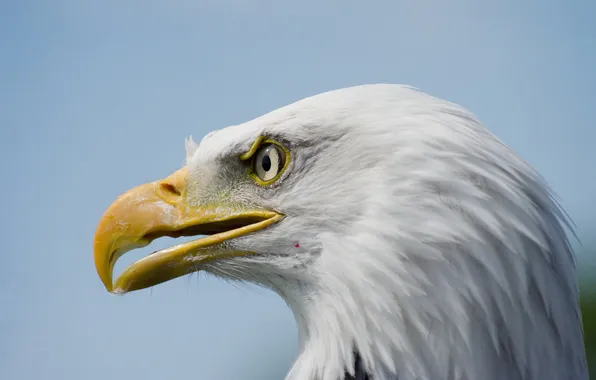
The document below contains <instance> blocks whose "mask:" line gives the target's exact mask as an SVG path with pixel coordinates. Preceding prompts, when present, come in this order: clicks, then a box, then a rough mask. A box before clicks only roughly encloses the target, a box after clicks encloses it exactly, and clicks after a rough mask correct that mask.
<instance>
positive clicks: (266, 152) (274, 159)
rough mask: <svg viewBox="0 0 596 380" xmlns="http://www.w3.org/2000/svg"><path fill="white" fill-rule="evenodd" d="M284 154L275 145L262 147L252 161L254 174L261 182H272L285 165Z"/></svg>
mask: <svg viewBox="0 0 596 380" xmlns="http://www.w3.org/2000/svg"><path fill="white" fill-rule="evenodd" d="M285 161H286V157H285V152H284V151H283V150H282V149H281V148H280V147H279V146H277V145H275V144H264V145H262V146H261V147H260V148H259V150H258V151H257V153H256V154H255V158H254V161H253V170H254V173H255V174H256V175H257V177H259V179H260V180H261V181H263V182H269V181H272V180H274V179H275V178H276V177H277V176H278V175H279V174H280V173H281V171H282V170H283V168H284V166H285V164H286V162H285Z"/></svg>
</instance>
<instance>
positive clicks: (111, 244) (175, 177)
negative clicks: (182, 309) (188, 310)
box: [94, 168, 283, 293]
mask: <svg viewBox="0 0 596 380" xmlns="http://www.w3.org/2000/svg"><path fill="white" fill-rule="evenodd" d="M186 177H187V169H186V168H182V169H180V170H179V171H177V172H175V173H174V174H172V175H171V176H169V177H168V178H166V179H164V180H162V181H157V182H152V183H148V184H145V185H141V186H139V187H136V188H134V189H132V190H130V191H128V192H126V193H125V194H123V195H121V196H120V197H118V199H117V200H116V201H115V202H114V203H113V204H112V205H111V206H110V207H109V208H108V210H107V211H106V212H105V214H104V216H103V217H102V219H101V221H100V223H99V226H98V228H97V232H96V234H95V243H94V255H95V266H96V268H97V273H98V274H99V277H100V278H101V280H102V281H103V283H104V285H105V287H106V288H107V290H108V291H110V292H113V293H126V292H129V291H133V290H139V289H144V288H147V287H150V286H154V285H157V284H160V283H162V282H166V281H169V280H171V279H174V278H176V277H180V276H183V275H185V274H189V273H192V272H195V271H198V270H200V269H201V266H202V264H204V263H207V262H210V261H213V260H218V259H221V258H225V257H236V256H244V255H249V254H251V252H238V251H234V250H232V249H230V248H228V247H226V245H225V244H222V243H224V242H226V241H227V240H229V239H233V238H236V237H239V236H243V235H246V234H248V233H252V232H256V231H259V230H261V229H263V228H265V227H267V226H270V225H271V224H274V223H276V222H278V221H280V220H281V219H282V218H283V215H281V214H279V213H277V212H275V211H268V210H259V209H247V208H245V207H241V206H232V205H226V204H205V205H198V206H195V205H190V204H188V198H187V186H186V183H187V182H186V181H187V178H186ZM197 235H208V236H206V237H203V238H200V239H197V240H193V241H190V242H187V243H183V244H179V245H176V246H173V247H171V248H167V249H164V250H161V251H157V252H154V253H152V254H150V255H149V256H146V257H144V258H142V259H141V260H139V261H137V262H135V263H133V264H132V265H131V266H129V267H128V268H126V269H125V271H124V272H123V273H122V274H121V275H120V276H119V277H118V278H117V279H116V281H115V282H113V280H112V277H113V271H114V265H115V264H116V261H117V260H118V259H119V258H120V257H121V256H122V255H124V254H125V253H126V252H128V251H130V250H132V249H135V248H140V247H144V246H146V245H148V244H149V243H151V241H153V240H155V239H157V238H159V237H162V236H170V237H180V236H197Z"/></svg>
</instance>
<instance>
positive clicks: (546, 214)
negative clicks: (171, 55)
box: [94, 85, 587, 380]
mask: <svg viewBox="0 0 596 380" xmlns="http://www.w3.org/2000/svg"><path fill="white" fill-rule="evenodd" d="M186 158H187V163H186V166H184V167H183V168H182V169H180V170H179V171H177V172H175V173H174V174H172V175H171V176H169V177H167V178H165V179H163V180H160V181H156V182H152V183H148V184H145V185H142V186H139V187H137V188H135V189H132V190H130V191H128V192H127V193H125V194H123V195H122V196H120V197H119V198H118V199H117V200H116V201H115V202H114V204H112V205H111V206H110V207H109V208H108V210H107V211H106V213H105V215H104V216H103V218H102V220H101V222H100V224H99V227H98V229H97V233H96V237H95V246H94V249H95V263H96V266H97V270H98V273H99V276H100V278H101V279H102V281H103V282H104V284H105V286H106V288H107V289H108V290H109V291H111V292H114V293H125V292H129V291H133V290H137V289H143V288H147V287H150V286H154V285H157V284H159V283H162V282H165V281H169V280H171V279H174V278H176V277H179V276H183V275H186V274H189V273H192V272H195V271H206V272H210V273H212V274H214V275H217V276H221V277H225V278H227V279H234V280H241V281H248V282H252V283H257V284H259V285H262V286H265V287H267V288H270V289H273V290H274V291H275V292H277V293H278V294H279V295H280V296H281V297H283V298H284V299H285V300H286V302H287V303H288V305H289V306H290V308H291V309H292V311H293V312H294V315H295V317H296V321H297V324H298V327H299V332H300V354H299V356H298V359H297V360H296V362H295V364H294V365H293V367H292V369H291V370H290V373H289V374H288V377H287V379H292V380H294V379H296V380H298V379H300V380H303V379H308V380H338V379H344V378H346V379H347V378H356V379H366V378H368V379H374V380H385V379H386V380H395V379H399V380H414V379H430V380H433V379H467V380H471V379H486V380H502V379H512V380H522V379H524V380H538V379H540V380H554V379H587V367H586V358H585V352H584V346H583V338H582V324H581V318H580V313H579V306H578V290H577V281H576V272H575V263H574V256H573V252H572V249H571V248H570V245H569V242H568V239H567V235H566V229H567V228H568V222H567V218H566V216H565V214H564V213H563V211H562V210H561V208H560V207H559V205H558V204H557V202H556V201H555V200H554V199H553V196H552V193H551V191H550V190H549V188H548V186H547V185H546V184H545V183H544V181H543V179H542V178H541V177H540V176H539V175H538V174H537V173H536V172H535V171H534V170H533V169H532V168H531V167H530V166H529V165H528V164H527V163H526V162H524V161H523V160H522V159H520V158H519V157H518V156H517V155H516V154H515V153H514V152H512V151H511V150H510V149H508V148H507V147H506V146H505V145H504V144H503V143H502V142H501V141H499V140H498V139H497V138H496V137H495V136H493V135H492V134H491V133H490V132H488V131H487V130H486V129H485V128H484V127H483V126H482V125H481V124H480V123H479V122H478V121H477V120H476V118H475V117H474V116H473V115H471V114H470V113H469V112H468V111H466V110H465V109H463V108H461V107H459V106H457V105H455V104H452V103H449V102H446V101H444V100H441V99H437V98H435V97H432V96H429V95H426V94H424V93H422V92H419V91H417V90H415V89H412V88H410V87H404V86H397V85H368V86H358V87H352V88H346V89H341V90H337V91H332V92H327V93H323V94H320V95H317V96H314V97H310V98H306V99H303V100H301V101H298V102H296V103H294V104H291V105H289V106H286V107H283V108H281V109H278V110H275V111H273V112H271V113H269V114H266V115H264V116H262V117H259V118H257V119H254V120H252V121H249V122H246V123H244V124H240V125H235V126H230V127H228V128H225V129H222V130H219V131H216V132H212V133H210V134H208V135H207V136H206V137H205V138H203V140H202V141H201V142H200V143H199V144H197V143H195V142H194V141H193V140H192V139H188V140H187V142H186ZM162 236H170V237H179V236H196V237H197V238H196V239H195V240H191V241H189V242H185V243H181V244H179V245H176V246H173V247H170V248H167V249H164V250H161V251H157V252H154V253H152V254H151V255H149V256H146V257H144V258H142V259H141V260H139V261H137V262H135V263H133V264H132V265H131V266H129V267H128V268H127V269H126V270H125V271H124V272H123V273H122V274H121V275H120V276H119V277H117V278H115V279H114V278H113V269H114V264H115V262H116V260H117V259H118V258H119V257H120V256H122V255H123V254H125V253H126V252H128V251H129V250H131V249H134V248H138V247H142V246H146V245H148V244H149V243H151V241H153V240H155V239H157V238H159V237H162Z"/></svg>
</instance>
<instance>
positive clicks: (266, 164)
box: [261, 152, 271, 172]
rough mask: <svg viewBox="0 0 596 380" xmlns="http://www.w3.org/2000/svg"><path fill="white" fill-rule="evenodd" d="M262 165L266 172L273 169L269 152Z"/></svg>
mask: <svg viewBox="0 0 596 380" xmlns="http://www.w3.org/2000/svg"><path fill="white" fill-rule="evenodd" d="M261 165H262V166H263V170H265V171H266V172H268V171H269V169H271V157H269V152H267V155H266V156H264V157H263V161H262V162H261Z"/></svg>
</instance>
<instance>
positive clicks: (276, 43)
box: [0, 0, 596, 380]
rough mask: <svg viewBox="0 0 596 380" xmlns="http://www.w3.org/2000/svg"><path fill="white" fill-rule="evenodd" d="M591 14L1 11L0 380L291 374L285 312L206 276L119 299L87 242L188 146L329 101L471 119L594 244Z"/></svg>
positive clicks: (14, 4)
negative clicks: (433, 104)
mask: <svg viewBox="0 0 596 380" xmlns="http://www.w3.org/2000/svg"><path fill="white" fill-rule="evenodd" d="M595 18H596V3H595V2H593V1H587V0H586V1H558V2H554V1H548V0H542V1H529V2H528V1H527V2H518V1H513V0H506V1H499V2H496V1H495V2H488V1H485V2H480V1H472V0H469V1H442V2H439V1H418V2H414V1H395V0H394V1H382V2H381V1H371V2H368V3H367V2H365V1H360V2H355V1H333V0H329V1H314V0H308V1H293V2H287V1H259V0H253V1H248V0H247V1H240V0H219V1H217V0H210V1H199V0H196V1H189V0H170V1H165V0H162V1H155V0H146V1H140V0H134V1H132V0H131V1H122V0H119V1H116V0H103V1H83V0H71V1H61V0H56V1H26V0H20V1H19V0H14V1H11V0H3V1H1V2H0V47H1V48H0V57H1V59H0V125H1V131H0V146H1V148H2V149H1V151H0V154H1V155H2V156H1V158H2V159H1V163H0V165H1V168H2V178H4V180H3V181H2V184H3V185H2V187H1V189H0V192H1V194H2V200H3V210H4V213H3V214H4V217H3V218H2V221H1V222H0V223H2V228H1V231H2V240H3V249H2V252H3V253H2V269H3V270H2V275H1V276H0V305H1V306H0V307H1V309H0V310H1V313H0V378H2V379H11V380H13V379H14V380H20V379H60V380H71V379H77V380H78V379H87V380H95V379H97V380H100V379H101V380H105V379H141V378H142V379H144V380H152V379H156V380H157V379H159V380H163V379H201V380H211V379H213V380H228V379H229V380H237V379H248V380H250V379H255V380H257V379H259V380H268V379H281V378H283V375H284V374H285V371H286V370H287V368H288V367H289V365H290V364H291V362H292V360H293V357H294V355H295V354H296V352H297V337H296V329H295V326H294V321H293V317H292V315H291V314H290V312H289V310H287V309H286V307H285V304H284V302H283V301H282V300H281V299H279V298H278V297H277V296H275V295H273V294H271V293H269V292H267V291H264V290H258V289H256V288H254V287H248V286H234V285H231V284H228V283H225V282H223V281H220V280H217V279H215V278H212V277H206V276H204V275H201V276H200V277H198V278H197V276H196V275H195V276H193V277H191V278H182V279H178V280H176V281H173V282H170V283H167V284H165V285H163V286H160V287H157V288H155V289H152V290H146V291H141V292H137V293H132V294H130V295H126V296H123V297H116V296H113V295H110V294H108V293H107V292H106V291H105V290H104V288H103V286H102V284H101V283H100V281H99V279H98V277H97V275H96V273H95V268H94V266H93V260H92V241H93V234H94V230H95V227H96V224H97V222H98V220H99V218H100V217H101V215H102V213H103V211H104V210H105V208H106V207H107V206H108V205H109V204H110V203H111V201H112V200H114V199H115V197H116V196H117V195H118V194H120V193H121V192H123V191H125V190H127V189H128V188H130V187H132V186H134V185H137V184H140V183H143V182H146V181H149V180H154V179H157V178H160V177H162V176H164V175H167V174H168V173H170V172H171V171H173V170H175V169H177V168H178V167H179V166H180V165H182V164H183V163H184V146H183V140H184V138H185V137H186V136H187V135H190V134H192V135H194V136H195V137H196V138H197V139H200V138H201V137H202V136H203V135H204V134H206V133H207V132H208V131H210V130H212V129H219V128H222V127H225V126H227V125H230V124H235V123H239V122H242V121H245V120H248V119H251V118H253V117H256V116H259V115H260V114H262V113H265V112H267V111H269V110H272V109H275V108H277V107H279V106H282V105H285V104H287V103H289V102H292V101H294V100H298V99H300V98H302V97H304V96H308V95H313V94H316V93H319V92H322V91H326V90H330V89H335V88H339V87H345V86H350V85H356V84H363V83H374V82H391V83H405V84H410V85H413V86H416V87H419V88H421V89H422V90H424V91H426V92H429V93H431V94H434V95H437V96H440V97H444V98H447V99H449V100H452V101H454V102H457V103H461V104H463V105H464V106H466V107H468V108H469V109H471V110H472V111H473V112H474V113H476V114H477V115H478V116H479V117H480V119H481V120H483V121H484V122H485V124H486V125H487V126H488V127H489V128H490V129H491V130H492V131H493V132H494V133H496V134H497V135H498V136H499V137H500V138H502V139H503V140H504V141H505V142H506V143H507V144H509V145H510V146H512V147H513V148H514V149H515V150H516V151H518V152H519V153H520V154H521V155H522V156H523V157H525V158H526V159H527V160H528V161H530V162H531V163H532V164H533V165H535V166H536V167H537V168H538V169H539V170H540V171H541V172H542V173H543V175H544V176H545V177H546V178H547V180H549V181H550V183H551V184H552V186H553V187H554V189H555V190H556V191H557V193H558V194H559V195H560V196H561V198H562V202H563V204H564V205H565V207H566V208H567V210H568V211H569V213H570V214H571V216H572V217H573V219H574V220H575V221H576V223H577V225H578V231H579V235H580V238H581V239H582V241H583V242H584V245H586V246H588V245H589V244H591V243H589V242H590V241H592V242H593V241H596V240H594V239H593V233H594V231H595V228H596V213H595V211H596V210H595V208H596V207H595V203H594V194H596V170H595V168H594V166H595V163H596V149H594V143H595V141H596V126H595V125H594V120H596V70H595V69H594V68H595V67H596V43H595V42H594V41H596V23H594V19H595ZM166 245H168V241H165V242H161V241H160V242H159V243H158V244H157V246H156V247H165V246H166ZM153 247H154V246H152V248H153ZM146 252H147V251H144V252H143V253H146ZM132 256H134V257H133V259H136V258H138V257H139V255H137V256H135V254H132ZM585 261H586V260H585V257H584V258H582V263H585ZM128 262H130V260H129V261H128Z"/></svg>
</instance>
